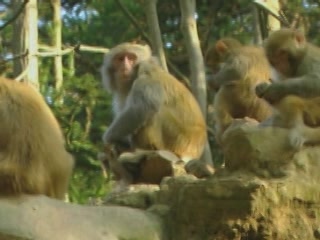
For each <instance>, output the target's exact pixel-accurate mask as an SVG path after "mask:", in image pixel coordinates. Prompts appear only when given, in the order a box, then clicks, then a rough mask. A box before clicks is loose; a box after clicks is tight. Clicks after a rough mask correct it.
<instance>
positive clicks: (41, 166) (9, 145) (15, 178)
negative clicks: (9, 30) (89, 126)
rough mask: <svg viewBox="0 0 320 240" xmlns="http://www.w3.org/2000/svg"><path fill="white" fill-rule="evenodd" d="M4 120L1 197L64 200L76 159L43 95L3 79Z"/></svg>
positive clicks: (0, 87)
mask: <svg viewBox="0 0 320 240" xmlns="http://www.w3.org/2000/svg"><path fill="white" fill-rule="evenodd" d="M0 119H1V127H0V139H1V140H0V195H5V196H17V195H20V194H35V195H37V194H43V195H46V196H48V197H52V198H57V199H64V197H65V193H66V192H67V188H68V182H69V178H70V176H71V174H72V170H73V164H74V160H73V158H72V156H71V155H70V154H69V153H68V152H67V151H66V150H65V146H64V145H65V141H64V137H63V134H62V131H61V129H60V127H59V125H58V122H57V120H56V118H55V117H54V115H53V113H52V112H51V110H50V108H49V107H48V106H47V104H46V102H45V101H44V99H43V97H42V96H41V95H40V93H38V92H37V91H36V90H35V89H34V88H33V87H32V86H31V85H28V84H27V83H20V82H16V81H14V80H9V79H5V78H0Z"/></svg>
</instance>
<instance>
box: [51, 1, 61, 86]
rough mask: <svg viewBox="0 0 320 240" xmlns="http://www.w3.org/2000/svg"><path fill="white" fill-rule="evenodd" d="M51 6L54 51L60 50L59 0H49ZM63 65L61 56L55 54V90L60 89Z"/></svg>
mask: <svg viewBox="0 0 320 240" xmlns="http://www.w3.org/2000/svg"><path fill="white" fill-rule="evenodd" d="M51 5H52V8H53V37H52V39H53V41H52V45H53V47H54V48H55V49H56V52H60V51H61V34H62V30H61V26H62V24H61V15H60V12H61V2H60V0H51ZM62 71H63V67H62V56H61V55H60V54H57V55H56V56H55V57H54V77H55V87H56V90H59V89H61V87H62V84H63V73H62Z"/></svg>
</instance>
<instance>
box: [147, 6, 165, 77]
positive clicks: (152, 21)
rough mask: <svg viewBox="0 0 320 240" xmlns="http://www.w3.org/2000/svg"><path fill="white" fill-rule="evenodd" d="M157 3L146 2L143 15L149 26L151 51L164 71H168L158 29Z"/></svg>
mask: <svg viewBox="0 0 320 240" xmlns="http://www.w3.org/2000/svg"><path fill="white" fill-rule="evenodd" d="M157 2H158V0H146V1H144V3H145V13H146V16H147V22H148V25H149V33H150V34H149V35H150V39H151V44H152V46H151V47H152V51H153V52H154V54H155V55H156V56H157V57H158V59H159V61H160V64H161V66H162V67H163V69H164V70H166V71H168V67H167V63H166V57H165V53H164V50H163V43H162V39H161V31H160V27H159V21H158V15H157Z"/></svg>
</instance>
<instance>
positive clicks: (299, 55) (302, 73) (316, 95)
mask: <svg viewBox="0 0 320 240" xmlns="http://www.w3.org/2000/svg"><path fill="white" fill-rule="evenodd" d="M265 52H266V55H267V57H268V60H269V62H270V63H271V64H272V65H273V66H274V68H275V69H276V70H277V71H278V72H279V73H280V74H282V76H283V77H284V78H285V80H284V81H279V82H274V83H272V84H261V85H258V86H257V88H256V92H257V95H258V96H260V97H262V98H264V99H266V100H267V101H268V102H270V103H271V104H273V105H274V106H275V107H276V108H277V109H278V110H279V113H278V115H276V116H275V117H274V123H273V124H274V125H276V126H281V127H286V128H290V129H292V131H291V133H290V142H291V143H292V144H293V145H294V146H295V147H301V146H302V145H303V143H304V142H307V143H317V142H320V130H318V128H314V127H319V126H320V121H319V120H320V108H319V104H320V100H319V99H320V75H319V74H320V69H319V65H320V49H319V48H318V47H316V46H314V45H312V44H310V43H308V42H307V41H306V39H305V36H304V35H303V34H302V33H300V32H298V31H296V30H292V29H282V30H278V31H276V32H274V33H272V34H271V35H270V36H269V38H268V39H267V40H266V42H265Z"/></svg>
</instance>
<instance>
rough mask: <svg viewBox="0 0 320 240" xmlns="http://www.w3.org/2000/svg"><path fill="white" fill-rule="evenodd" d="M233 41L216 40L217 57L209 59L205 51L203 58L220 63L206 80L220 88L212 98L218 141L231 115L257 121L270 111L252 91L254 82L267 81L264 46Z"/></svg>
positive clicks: (230, 119) (266, 62)
mask: <svg viewBox="0 0 320 240" xmlns="http://www.w3.org/2000/svg"><path fill="white" fill-rule="evenodd" d="M232 43H233V45H232V44H231V42H229V45H227V44H225V43H224V41H218V42H217V43H216V44H215V52H216V53H217V54H218V56H219V59H211V60H210V59H209V56H210V55H208V54H207V59H206V62H207V63H208V62H209V60H210V61H211V62H214V63H218V62H221V63H223V64H220V67H219V71H218V72H217V73H216V74H215V75H214V76H213V78H212V79H211V83H209V84H211V85H213V86H215V87H218V89H219V90H218V92H217V93H216V95H215V99H214V111H215V129H216V138H217V141H218V143H221V138H222V135H223V133H224V131H225V130H226V129H227V127H228V126H229V125H230V124H231V123H232V121H233V119H236V118H245V117H249V118H253V119H255V120H257V121H259V122H260V121H263V120H265V119H267V118H268V117H270V116H271V114H272V108H271V107H270V105H269V104H268V103H267V102H266V101H264V100H263V99H260V98H258V97H257V95H256V93H255V87H256V85H258V84H259V83H269V82H270V65H269V63H268V61H267V59H266V57H265V55H264V53H263V49H260V48H258V47H254V46H241V45H240V44H236V40H235V41H234V42H232ZM211 51H212V52H213V50H211ZM211 56H212V55H211ZM209 66H210V65H209ZM211 67H212V65H211Z"/></svg>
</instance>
